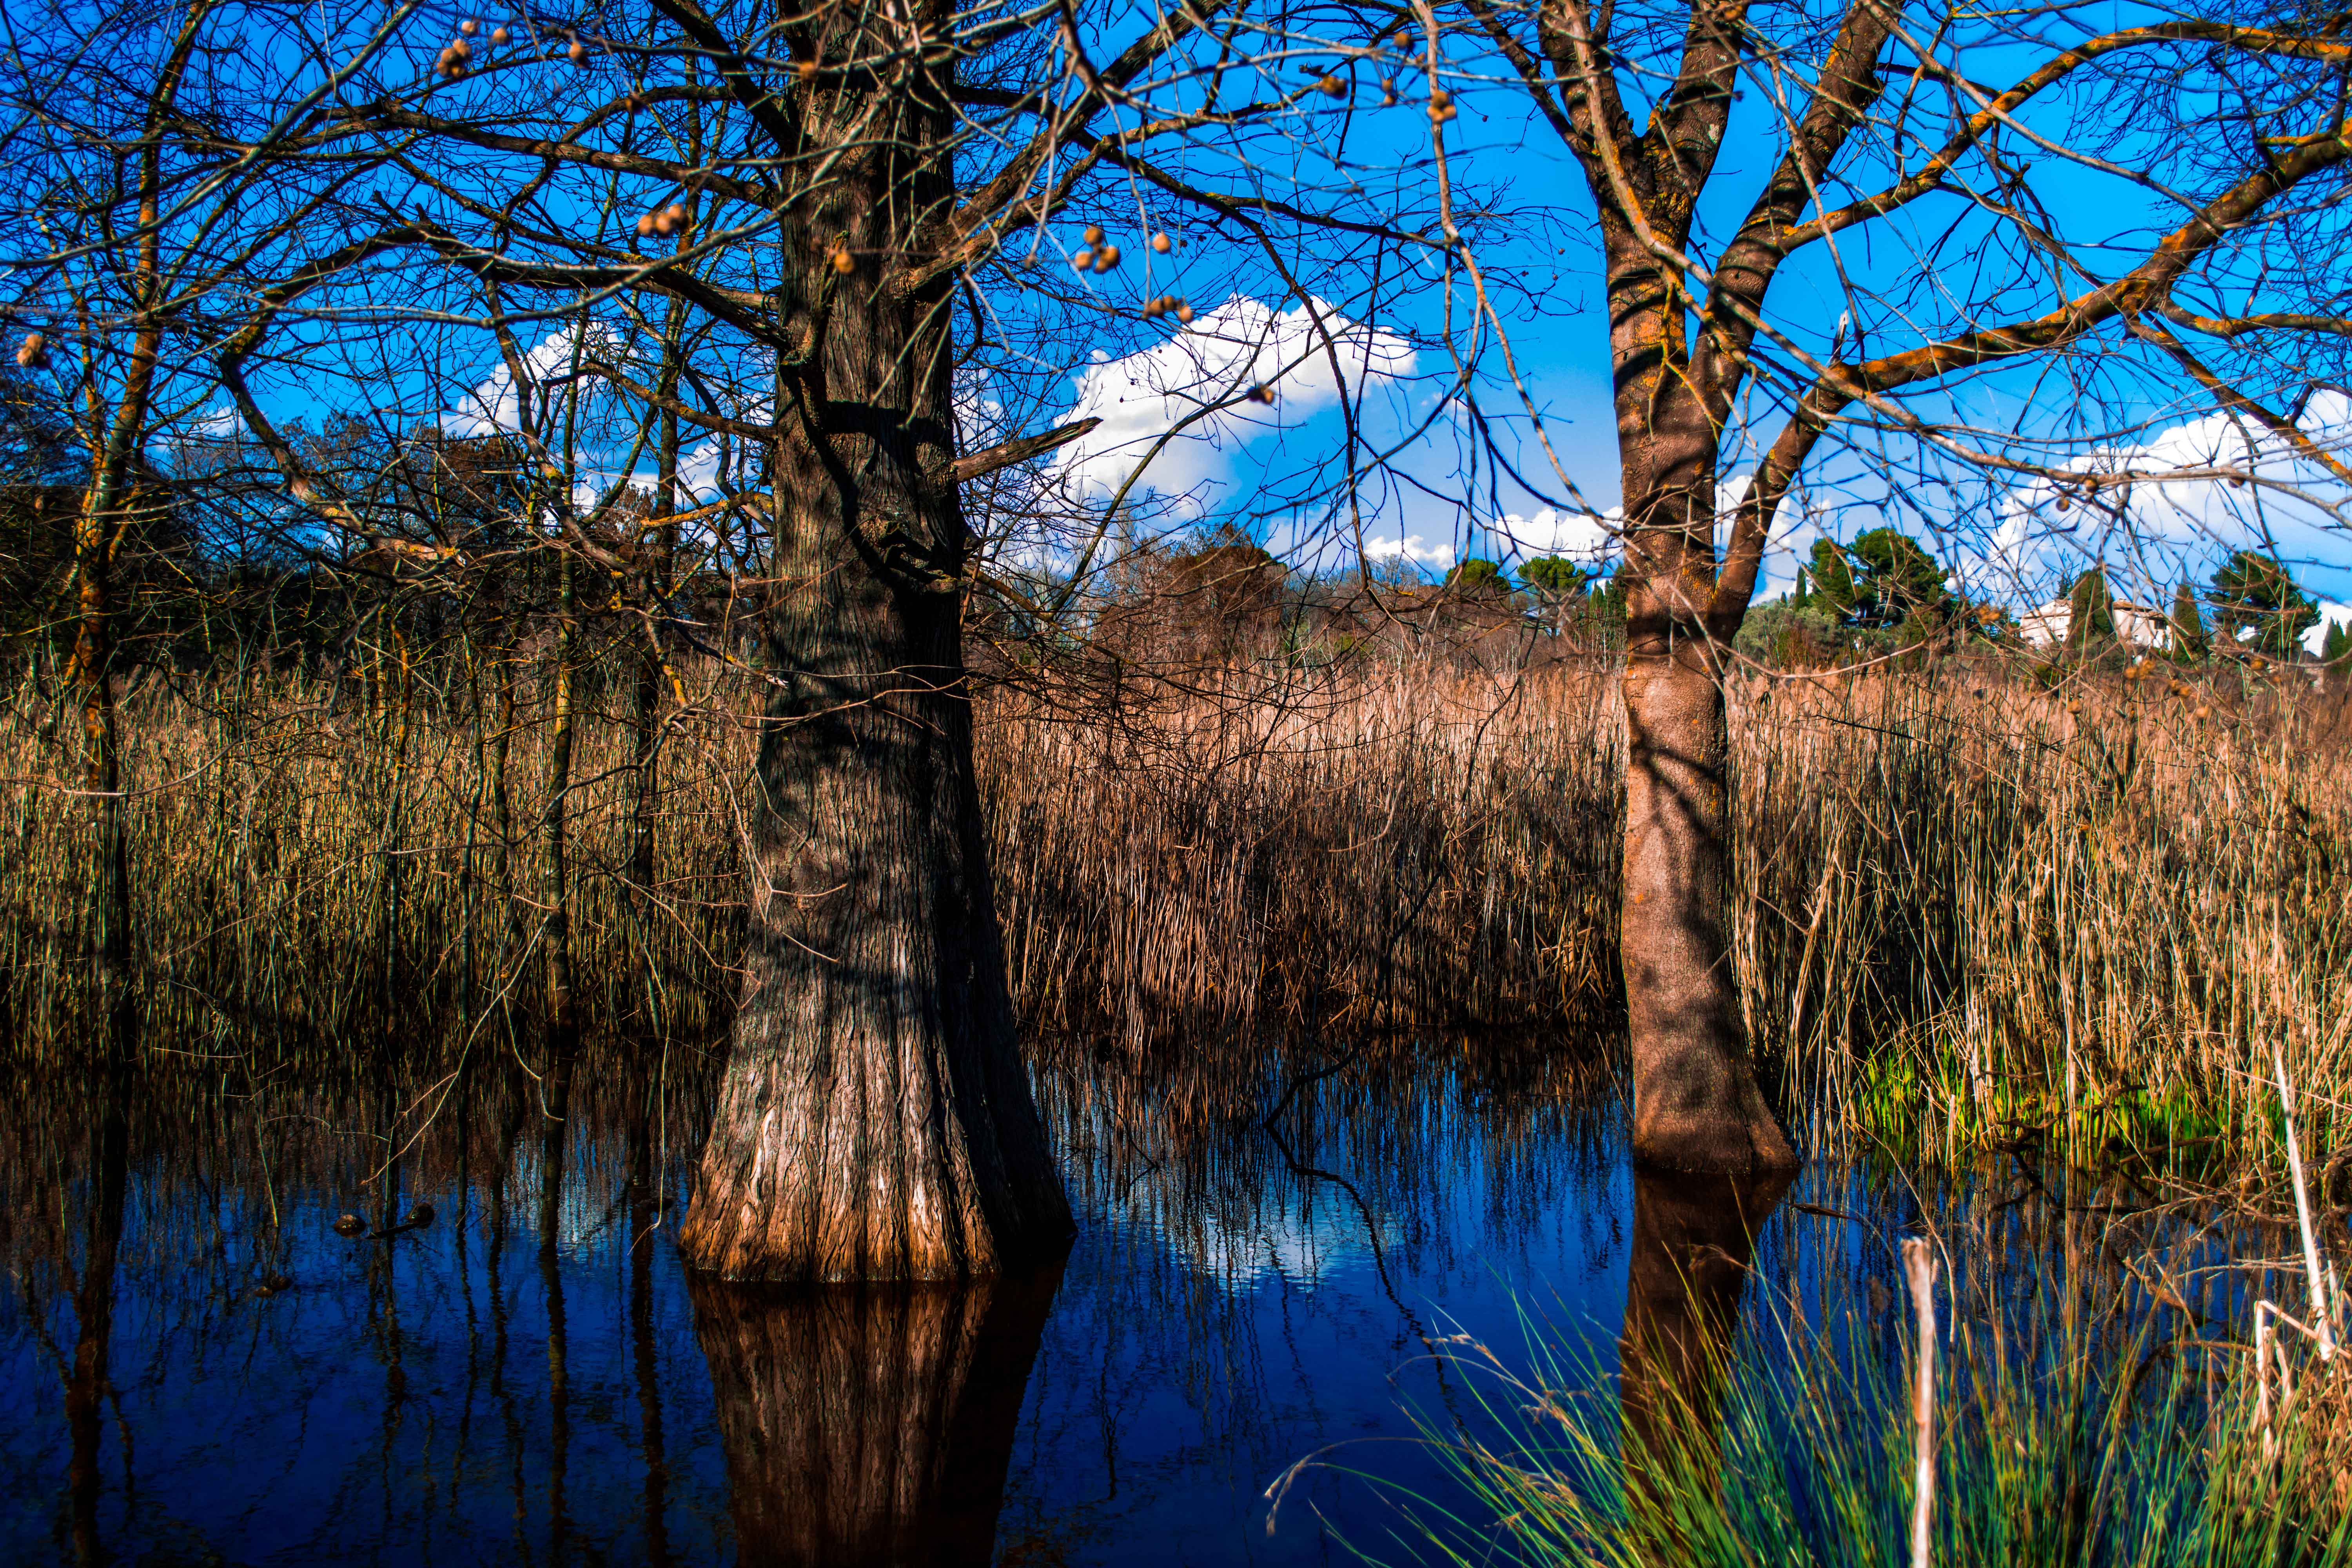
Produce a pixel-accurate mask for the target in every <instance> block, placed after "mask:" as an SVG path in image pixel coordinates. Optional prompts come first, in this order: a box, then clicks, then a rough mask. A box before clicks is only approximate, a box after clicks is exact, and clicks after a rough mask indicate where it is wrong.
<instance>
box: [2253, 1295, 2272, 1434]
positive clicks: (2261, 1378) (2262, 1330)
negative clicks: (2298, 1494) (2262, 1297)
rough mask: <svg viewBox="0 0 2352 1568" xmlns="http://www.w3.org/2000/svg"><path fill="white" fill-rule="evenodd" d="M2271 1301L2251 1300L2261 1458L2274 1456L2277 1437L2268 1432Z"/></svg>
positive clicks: (2255, 1409) (2269, 1415) (2255, 1395)
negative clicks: (2261, 1441) (2261, 1437)
mask: <svg viewBox="0 0 2352 1568" xmlns="http://www.w3.org/2000/svg"><path fill="white" fill-rule="evenodd" d="M2270 1334H2271V1304H2270V1303H2269V1302H2268V1301H2257V1302H2255V1303H2254V1420H2255V1422H2256V1423H2257V1424H2258V1425H2259V1426H2261V1427H2262V1429H2263V1459H2264V1460H2265V1461H2268V1460H2270V1459H2272V1458H2276V1457H2277V1454H2278V1439H2277V1438H2276V1437H2274V1436H2272V1434H2271V1341H2270Z"/></svg>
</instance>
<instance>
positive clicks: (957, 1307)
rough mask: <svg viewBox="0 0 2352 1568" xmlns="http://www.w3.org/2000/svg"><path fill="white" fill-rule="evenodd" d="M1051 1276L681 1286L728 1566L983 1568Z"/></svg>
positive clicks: (1055, 1276) (1050, 1296)
mask: <svg viewBox="0 0 2352 1568" xmlns="http://www.w3.org/2000/svg"><path fill="white" fill-rule="evenodd" d="M1060 1278H1061V1270H1060V1268H1059V1267H1058V1266H1056V1267H1053V1268H1048V1269H1046V1270H1045V1271H1043V1272H1034V1273H1027V1274H1016V1275H1009V1276H1005V1277H1003V1278H1000V1279H984V1280H978V1281H973V1282H969V1283H964V1284H955V1285H939V1284H931V1285H913V1286H904V1285H901V1286H878V1287H877V1286H867V1287H860V1288H854V1289H816V1290H794V1291H789V1292H785V1291H778V1290H775V1289H761V1288H758V1287H750V1288H747V1287H743V1286H738V1285H729V1284H725V1283H722V1282H720V1281H719V1280H715V1279H710V1278H709V1277H708V1276H701V1277H695V1276H689V1277H688V1290H689V1292H690V1293H691V1295H692V1297H693V1300H694V1331H695V1338H696V1340H698V1342H700V1343H701V1346H702V1352H703V1354H704V1355H705V1356H707V1357H708V1358H709V1362H710V1391H711V1400H712V1404H713V1405H715V1406H716V1408H717V1411H718V1416H719V1441H720V1442H721V1444H722V1445H723V1446H724V1447H725V1448H726V1450H727V1478H728V1481H729V1484H730V1489H731V1490H732V1492H733V1512H734V1515H735V1552H736V1561H737V1562H739V1563H743V1564H745V1565H746V1568H752V1565H754V1564H775V1565H783V1564H794V1565H803V1564H804V1565H807V1568H819V1565H822V1568H859V1565H860V1564H868V1563H871V1564H877V1565H879V1564H890V1565H893V1568H895V1565H897V1564H901V1563H924V1564H936V1565H938V1568H959V1565H961V1564H971V1565H973V1568H984V1565H985V1564H986V1563H989V1562H990V1561H991V1560H992V1556H993V1553H994V1547H995V1541H996V1516H997V1512H998V1510H1000V1509H1001V1508H1002V1507H1003V1500H1004V1477H1005V1471H1006V1468H1007V1467H1008V1466H1009V1464H1010V1463H1011V1460H1012V1456H1013V1438H1014V1436H1015V1434H1016V1433H1017V1431H1018V1429H1019V1425H1020V1416H1021V1403H1022V1399H1023V1397H1024V1394H1025V1393H1026V1391H1027V1387H1028V1382H1029V1371H1030V1368H1031V1366H1032V1365H1033V1364H1034V1363H1035V1361H1036V1359H1037V1346H1038V1342H1039V1341H1040V1340H1041V1339H1042V1338H1043V1336H1044V1332H1045V1318H1046V1315H1047V1312H1048V1311H1049V1310H1050V1309H1051V1308H1052V1305H1053V1300H1054V1291H1055V1288H1056V1287H1057V1286H1058V1284H1059V1283H1060Z"/></svg>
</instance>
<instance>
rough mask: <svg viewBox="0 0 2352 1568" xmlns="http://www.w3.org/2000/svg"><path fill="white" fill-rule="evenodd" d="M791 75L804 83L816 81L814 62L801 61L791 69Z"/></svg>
mask: <svg viewBox="0 0 2352 1568" xmlns="http://www.w3.org/2000/svg"><path fill="white" fill-rule="evenodd" d="M793 76H795V77H797V78H799V79H801V80H802V81H804V82H806V81H814V80H815V79H816V62H815V61H814V60H803V61H801V63H800V64H798V65H796V66H794V67H793Z"/></svg>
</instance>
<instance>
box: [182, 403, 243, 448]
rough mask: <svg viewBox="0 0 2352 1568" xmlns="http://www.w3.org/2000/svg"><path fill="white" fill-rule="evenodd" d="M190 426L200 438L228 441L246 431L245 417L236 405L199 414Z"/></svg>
mask: <svg viewBox="0 0 2352 1568" xmlns="http://www.w3.org/2000/svg"><path fill="white" fill-rule="evenodd" d="M189 428H190V430H191V431H192V432H193V433H194V435H195V436H196V437H197V438H198V439H200V440H205V441H227V440H231V439H234V438H235V437H238V436H241V435H243V434H244V433H245V419H244V417H243V416H241V415H239V414H238V413H237V411H236V406H235V405H225V406H223V407H219V408H215V409H214V410H212V411H211V412H210V413H208V414H199V415H197V416H196V417H195V418H194V420H193V421H192V422H191V423H190V426H189Z"/></svg>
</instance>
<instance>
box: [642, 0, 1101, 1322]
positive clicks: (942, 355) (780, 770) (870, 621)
mask: <svg viewBox="0 0 2352 1568" xmlns="http://www.w3.org/2000/svg"><path fill="white" fill-rule="evenodd" d="M849 15H850V14H849V13H843V14H841V15H840V16H834V15H833V14H831V13H826V14H824V17H825V18H829V19H820V20H819V21H817V22H815V23H813V24H812V27H813V28H814V29H816V30H819V31H822V30H824V29H827V28H840V27H844V26H849V25H850V24H849V23H848V22H847V21H845V20H844V18H845V17H847V16H849ZM803 46H805V47H807V48H808V49H809V51H810V53H811V55H812V56H815V55H823V56H824V58H845V57H847V56H849V55H851V54H852V53H854V51H855V48H856V47H857V46H856V40H854V39H852V38H849V37H841V38H837V39H831V40H830V41H828V39H827V38H824V37H817V38H798V39H795V48H796V49H797V48H800V47H803ZM917 69H927V67H924V68H917ZM881 97H882V100H881V101H880V102H878V103H877V101H876V99H877V93H876V89H874V88H873V87H872V86H870V85H866V84H865V81H864V79H863V78H857V79H851V80H849V81H847V82H845V85H843V86H841V87H839V88H837V89H826V90H824V91H822V92H814V93H812V94H810V95H809V99H808V101H807V102H806V104H805V107H804V108H803V110H802V112H803V113H804V114H805V115H806V116H807V121H808V134H809V136H810V137H811V139H812V141H813V142H814V144H819V145H829V146H830V145H839V146H845V147H846V146H851V145H853V144H854V145H855V147H856V148H857V149H858V151H857V152H856V153H850V154H846V155H844V156H842V157H839V158H838V159H836V160H835V162H834V163H832V164H831V165H830V166H829V174H828V182H827V184H825V185H824V187H822V191H821V194H820V195H819V196H818V197H816V198H815V199H814V200H813V202H812V204H811V205H812V206H813V208H814V210H813V211H811V212H810V213H809V214H807V215H806V216H805V217H804V218H803V219H802V220H801V221H799V222H797V223H794V224H790V225H787V226H785V228H784V229H783V230H782V231H781V232H782V234H783V235H784V237H785V238H786V240H787V242H788V244H789V246H790V247H791V248H790V249H788V251H787V261H788V263H793V264H796V268H795V270H796V272H797V275H798V277H799V279H801V280H802V287H803V289H805V291H806V294H807V296H808V297H809V298H811V299H818V298H824V300H826V307H825V310H824V313H823V315H822V317H821V324H820V323H818V322H813V323H812V325H811V327H810V329H809V330H810V331H812V332H813V333H814V339H815V349H814V356H813V358H812V359H811V361H810V362H808V363H804V364H801V365H799V366H796V367H788V368H787V370H786V373H785V374H784V375H783V376H782V387H781V389H780V390H781V394H782V395H781V397H780V403H781V405H782V410H781V413H782V417H781V426H782V428H781V431H780V435H779V437H778V439H777V441H776V443H775V446H774V459H773V460H774V488H773V491H772V494H773V497H774V504H773V528H774V545H773V553H774V563H773V567H772V570H773V573H774V575H775V577H776V579H777V583H778V586H777V588H776V590H775V595H774V597H773V599H772V604H771V608H770V610H769V613H768V619H767V626H766V634H767V644H768V656H769V657H768V660H767V662H768V667H769V668H770V669H771V670H772V671H774V672H775V673H774V675H773V676H772V684H771V686H770V691H771V696H770V699H769V703H768V709H767V714H766V718H765V721H764V725H763V732H762V736H761V747H760V763H759V778H760V798H759V801H758V803H757V814H756V816H755V819H754V826H753V842H752V845H751V877H752V900H751V902H752V915H751V931H750V933H749V941H748V942H747V944H746V952H745V959H744V967H745V971H746V973H745V981H744V991H743V996H742V1002H741V1005H740V1009H739V1011H738V1013H737V1016H736V1022H735V1037H734V1047H733V1052H732V1054H731V1056H730V1059H729V1062H728V1068H727V1077H726V1081H725V1084H724V1086H723V1087H722V1089H721V1091H720V1094H719V1106H718V1110H717V1112H716V1115H715V1117H714V1120H713V1122H712V1125H711V1130H710V1136H709V1141H708V1142H707V1143H706V1144H705V1146H704V1152H703V1156H702V1163H701V1165H700V1168H699V1170H698V1174H697V1179H696V1187H695V1195H694V1201H693V1205H692V1207H691V1211H690V1212H689V1213H688V1216H687V1220H686V1223H685V1225H684V1226H682V1227H681V1229H680V1231H679V1235H678V1245H679V1247H680V1250H681V1251H682V1252H683V1253H684V1254H685V1257H686V1258H687V1260H688V1263H690V1264H692V1265H694V1266H695V1267H698V1268H705V1269H709V1270H712V1271H715V1272H717V1273H719V1274H720V1275H722V1276H724V1277H725V1278H727V1279H769V1280H811V1281H839V1280H856V1279H865V1280H885V1279H898V1280H908V1279H963V1278H968V1277H971V1276H975V1275H982V1274H988V1273H992V1272H994V1271H996V1270H999V1269H1002V1268H1007V1267H1010V1266H1012V1265H1013V1264H1015V1263H1017V1262H1022V1261H1026V1260H1030V1259H1033V1258H1043V1257H1044V1256H1045V1255H1046V1254H1048V1253H1051V1252H1054V1251H1055V1250H1057V1249H1058V1248H1059V1247H1062V1246H1063V1245H1064V1244H1065V1243H1066V1240H1067V1238H1068V1237H1069V1234H1070V1229H1071V1225H1070V1213H1069V1205H1068V1203H1067V1200H1066V1198H1065V1197H1064V1195H1063V1193H1062V1187H1061V1182H1060V1178H1059V1177H1058V1175H1057V1174H1056V1173H1055V1169H1054V1164H1053V1161H1052V1159H1051V1157H1050V1155H1049V1154H1048V1152H1047V1150H1046V1144H1045V1131H1044V1128H1043V1126H1042V1125H1041V1123H1040V1121H1039V1120H1038V1116H1037V1111H1036V1107H1035V1104H1034V1100H1032V1098H1031V1095H1030V1090H1029V1083H1028V1078H1027V1075H1026V1073H1025V1071H1024V1067H1023V1064H1022V1060H1021V1055H1020V1051H1019V1048H1018V1046H1017V1043H1016V1041H1015V1038H1014V1034H1013V1006H1012V999H1011V996H1010V994H1009V993H1008V991H1007V988H1006V984H1005V978H1004V955H1003V944H1002V941H1001V938H1000V936H999V933H998V931H997V924H996V910H995V903H994V898H993V894H992V889H991V886H990V880H989V871H988V860H987V854H986V848H985V843H984V839H983V835H982V819H981V806H980V792H979V787H978V781H977V777H976V774H975V772H974V768H973V763H972V744H971V722H972V720H971V700H970V694H969V691H968V689H967V686H966V680H965V674H964V668H963V648H962V595H963V589H964V581H963V576H964V563H965V554H966V550H967V547H968V539H967V530H966V527H965V522H964V517H963V510H962V506H961V501H960V500H959V499H958V497H957V494H956V490H955V486H954V484H953V483H952V481H950V479H948V478H947V474H948V470H949V465H950V463H951V462H952V460H953V459H954V458H955V455H956V454H955V450H954V432H955V408H954V401H953V387H952V380H951V377H952V367H953V362H954V356H953V353H952V352H951V349H952V344H951V343H950V341H949V336H948V329H949V323H950V320H951V319H952V314H953V303H954V300H953V295H952V292H951V290H952V282H951V279H952V277H953V274H952V272H951V270H949V269H945V268H941V269H939V270H938V271H937V273H936V276H935V277H934V278H933V279H932V280H930V281H927V282H917V283H911V284H909V283H904V282H902V281H901V280H900V279H899V278H898V275H897V274H895V273H894V272H892V271H890V270H888V269H887V268H877V264H876V261H875V258H902V257H907V256H909V255H912V254H919V253H920V252H921V251H922V250H923V248H924V247H927V246H929V245H931V244H933V243H935V242H936V230H935V229H934V228H933V227H931V225H934V224H936V223H937V222H938V220H939V217H940V215H941V214H943V213H944V212H945V210H946V207H947V204H948V202H949V201H950V199H951V196H952V184H951V182H950V180H949V178H948V174H949V170H948V168H947V161H948V156H949V153H948V151H947V150H948V149H949V148H950V147H951V145H952V143H953V140H954V125H955V119H954V114H953V111H952V110H951V109H950V106H949V103H948V99H947V93H946V86H945V83H943V82H941V81H938V80H935V79H927V78H919V79H916V80H914V81H912V82H910V83H904V84H896V85H894V87H893V88H892V89H891V90H889V91H888V92H887V95H881ZM875 116H880V117H881V118H882V119H883V120H885V121H894V123H892V124H891V125H890V126H889V128H888V129H887V130H885V129H883V128H882V126H881V125H880V124H878V123H877V122H875V121H874V119H873V117H875ZM853 127H855V128H857V129H856V135H855V136H854V137H852V136H851V135H850V131H851V129H852V128H853ZM828 138H832V140H831V141H828V140H827V139H828ZM861 258H864V259H861ZM844 262H846V263H847V264H848V268H847V270H846V271H845V270H843V268H842V263H844ZM877 270H878V271H879V272H880V277H879V279H877Z"/></svg>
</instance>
